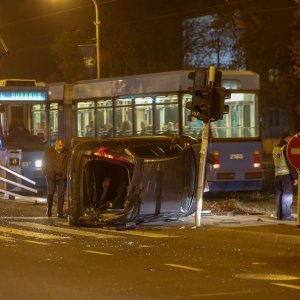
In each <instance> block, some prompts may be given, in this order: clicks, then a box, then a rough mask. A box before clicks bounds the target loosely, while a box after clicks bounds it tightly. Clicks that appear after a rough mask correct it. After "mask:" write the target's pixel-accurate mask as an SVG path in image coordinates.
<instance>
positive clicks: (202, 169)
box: [195, 121, 210, 227]
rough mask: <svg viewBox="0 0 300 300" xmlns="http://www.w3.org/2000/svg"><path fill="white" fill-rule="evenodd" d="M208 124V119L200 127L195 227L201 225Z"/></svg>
mask: <svg viewBox="0 0 300 300" xmlns="http://www.w3.org/2000/svg"><path fill="white" fill-rule="evenodd" d="M209 126H210V122H209V121H208V122H205V123H203V127H202V142H201V150H200V161H199V168H198V180H197V191H196V213H195V223H196V227H200V226H201V213H202V205H203V194H204V188H205V172H206V159H207V148H208V134H209Z"/></svg>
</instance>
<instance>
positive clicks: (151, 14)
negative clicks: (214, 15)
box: [0, 0, 218, 81]
mask: <svg viewBox="0 0 300 300" xmlns="http://www.w3.org/2000/svg"><path fill="white" fill-rule="evenodd" d="M214 1H216V2H217V1H218V0H98V3H99V5H98V7H99V19H100V20H101V24H100V40H101V36H102V32H101V31H102V30H106V31H105V32H106V33H107V32H109V31H108V30H107V29H108V28H109V26H112V25H113V24H114V23H116V22H119V24H122V23H128V22H131V23H132V24H135V25H136V26H137V27H141V26H142V25H145V24H146V23H147V22H148V28H151V22H158V21H160V20H162V19H163V18H166V19H167V20H168V19H169V16H172V17H171V18H178V17H180V15H178V13H179V14H180V12H181V11H182V10H186V11H189V10H190V7H189V6H188V5H187V3H190V5H191V7H194V9H195V8H201V7H202V6H201V5H203V4H204V3H209V4H207V5H213V2H214ZM175 4H177V5H175ZM180 5H181V6H180ZM94 20H95V7H94V5H93V2H92V0H0V34H1V36H2V38H3V39H4V41H5V43H6V45H7V47H8V49H9V55H8V56H6V57H4V58H3V59H2V60H1V61H0V78H33V79H36V80H38V81H49V78H50V81H51V74H53V73H55V72H57V69H56V62H55V60H54V58H53V56H52V55H51V44H53V41H54V40H55V39H56V38H58V37H59V36H60V35H61V34H62V33H63V32H70V31H75V30H76V31H81V32H82V33H83V34H84V36H85V37H86V42H91V40H92V39H93V38H94V37H95V25H94V24H93V22H94ZM136 20H138V21H137V22H136ZM146 25H147V24H146ZM129 34H130V33H129ZM145 34H146V33H145ZM100 44H101V42H100Z"/></svg>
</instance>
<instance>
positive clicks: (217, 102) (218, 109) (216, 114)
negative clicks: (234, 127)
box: [211, 86, 230, 121]
mask: <svg viewBox="0 0 300 300" xmlns="http://www.w3.org/2000/svg"><path fill="white" fill-rule="evenodd" d="M211 97H212V99H211V118H212V119H213V121H218V120H222V119H223V114H224V113H225V114H226V113H228V110H229V107H228V105H224V102H225V99H229V98H230V91H229V90H226V89H225V88H223V87H221V86H219V87H213V89H212V96H211Z"/></svg>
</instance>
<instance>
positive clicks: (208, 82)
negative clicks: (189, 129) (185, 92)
mask: <svg viewBox="0 0 300 300" xmlns="http://www.w3.org/2000/svg"><path fill="white" fill-rule="evenodd" d="M188 77H189V79H192V80H193V83H194V84H193V87H192V89H191V90H190V92H191V94H192V101H188V102H187V103H186V108H187V109H189V110H191V114H190V121H192V118H193V117H195V118H197V119H199V120H202V121H203V122H205V123H207V122H209V121H210V120H211V121H218V120H222V119H223V114H224V113H228V110H229V108H228V105H224V102H225V99H228V98H230V91H228V90H226V89H225V88H223V87H221V82H222V72H221V71H219V70H216V71H214V72H212V73H211V72H209V71H208V70H196V71H194V72H190V73H189V75H188Z"/></svg>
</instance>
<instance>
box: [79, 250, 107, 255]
mask: <svg viewBox="0 0 300 300" xmlns="http://www.w3.org/2000/svg"><path fill="white" fill-rule="evenodd" d="M82 251H83V252H86V253H92V254H99V255H113V254H111V253H107V252H100V251H93V250H82Z"/></svg>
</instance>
